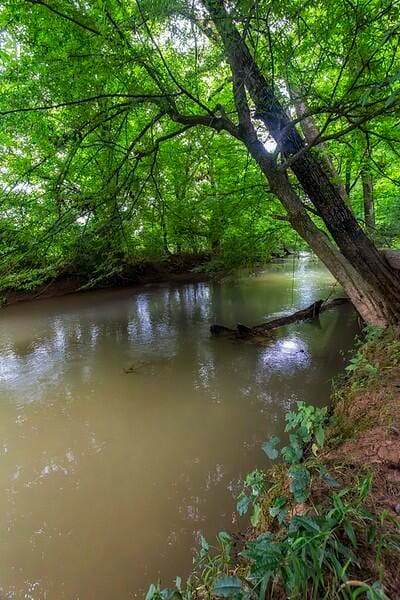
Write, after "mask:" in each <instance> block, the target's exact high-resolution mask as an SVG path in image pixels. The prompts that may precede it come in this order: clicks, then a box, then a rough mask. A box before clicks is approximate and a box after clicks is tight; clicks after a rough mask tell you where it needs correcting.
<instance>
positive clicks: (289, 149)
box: [203, 0, 400, 324]
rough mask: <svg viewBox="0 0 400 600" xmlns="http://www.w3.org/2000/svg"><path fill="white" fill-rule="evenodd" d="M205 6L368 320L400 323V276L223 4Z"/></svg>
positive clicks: (211, 1) (211, 0) (217, 0)
mask: <svg viewBox="0 0 400 600" xmlns="http://www.w3.org/2000/svg"><path fill="white" fill-rule="evenodd" d="M203 1H204V3H205V5H206V7H207V8H208V10H209V12H210V15H211V17H212V19H213V21H214V24H215V26H216V28H217V30H218V32H219V34H220V36H221V38H222V41H223V44H224V47H225V52H226V55H227V58H228V61H229V64H230V67H231V70H232V74H233V76H234V77H235V74H238V73H240V74H241V75H243V74H244V77H243V79H242V81H243V84H244V86H245V87H246V89H247V91H248V93H249V94H250V97H251V98H252V100H253V102H254V105H255V107H256V114H257V118H258V119H260V120H262V121H263V123H264V124H265V125H266V127H267V128H268V130H269V132H270V133H271V135H272V136H273V137H274V139H275V140H276V142H277V143H278V145H279V147H280V148H281V151H282V153H283V155H284V156H285V157H287V158H289V159H290V157H292V162H291V169H292V171H293V173H294V174H295V175H296V178H297V180H298V181H299V183H300V184H301V186H302V188H303V190H304V191H305V193H306V194H307V196H308V197H309V198H310V200H311V202H312V203H313V204H314V206H315V208H316V209H317V212H318V214H319V216H320V217H321V218H322V219H323V221H324V223H325V225H326V227H327V229H328V230H329V232H330V233H331V235H332V237H333V239H334V241H335V242H336V244H337V245H338V247H339V249H340V251H341V253H342V254H343V256H344V257H345V258H346V259H347V261H348V262H349V263H350V265H351V267H352V268H353V269H354V271H355V272H356V273H357V274H358V275H359V276H360V278H361V280H362V281H364V282H365V285H366V286H368V287H369V288H370V289H371V290H372V293H371V294H369V298H368V301H369V302H371V303H372V306H373V308H372V310H371V312H370V313H369V316H368V321H370V322H374V323H380V324H389V323H397V322H399V321H400V277H399V275H398V274H397V273H396V272H395V271H394V270H393V269H392V268H391V267H390V265H389V263H388V262H387V261H386V259H385V258H384V256H382V255H381V254H380V253H379V251H378V249H377V248H376V247H375V245H374V244H373V243H372V241H371V240H370V239H369V238H368V237H367V235H366V234H365V233H364V231H363V230H362V229H361V227H360V226H359V225H358V223H357V221H356V219H355V217H354V215H353V214H352V212H351V211H350V209H349V208H348V207H347V206H346V204H345V203H344V202H343V199H342V198H341V196H340V194H339V193H338V191H337V189H336V188H335V186H334V185H333V184H332V183H331V181H330V179H329V176H328V175H327V174H326V173H325V172H324V170H323V168H322V167H321V165H320V163H319V162H318V160H317V158H316V157H315V156H314V155H313V153H312V152H311V151H310V150H308V149H307V148H306V146H305V142H304V140H303V138H302V137H301V136H300V134H299V133H298V131H297V130H296V128H295V127H294V126H293V124H292V123H291V121H290V119H289V117H288V116H287V114H286V113H285V111H284V109H283V107H282V105H281V104H280V102H279V101H278V99H277V98H276V96H275V94H274V91H273V89H272V88H271V86H270V85H269V84H268V82H267V81H266V79H265V77H264V75H263V74H262V73H261V71H260V69H259V68H258V66H257V64H256V63H255V61H254V59H253V57H252V56H251V54H250V52H249V50H248V48H247V46H246V44H245V42H244V40H243V38H242V37H241V35H240V33H239V32H238V30H237V29H236V27H235V25H234V23H233V20H232V17H231V16H230V15H229V14H228V13H227V11H226V9H225V7H224V3H223V0H203ZM275 191H276V190H275ZM307 241H308V240H307ZM321 258H322V256H321ZM322 259H323V258H322ZM323 260H324V259H323ZM360 312H361V311H360Z"/></svg>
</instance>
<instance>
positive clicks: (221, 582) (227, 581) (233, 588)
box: [212, 576, 242, 598]
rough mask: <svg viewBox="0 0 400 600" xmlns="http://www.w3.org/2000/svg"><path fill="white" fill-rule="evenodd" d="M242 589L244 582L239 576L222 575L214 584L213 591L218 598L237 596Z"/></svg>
mask: <svg viewBox="0 0 400 600" xmlns="http://www.w3.org/2000/svg"><path fill="white" fill-rule="evenodd" d="M241 589H242V582H241V581H240V579H239V577H235V576H231V577H222V578H221V579H218V580H217V581H216V582H215V583H214V585H213V590H212V591H213V593H214V594H215V596H217V597H218V598H235V597H237V596H238V595H239V593H240V591H241Z"/></svg>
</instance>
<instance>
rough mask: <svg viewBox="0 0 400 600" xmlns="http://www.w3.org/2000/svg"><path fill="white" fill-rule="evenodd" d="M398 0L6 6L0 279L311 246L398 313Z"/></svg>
mask: <svg viewBox="0 0 400 600" xmlns="http://www.w3.org/2000/svg"><path fill="white" fill-rule="evenodd" d="M399 10H400V9H399V5H398V3H397V2H394V1H390V0H388V1H386V0H385V1H382V0H379V1H374V0H368V1H367V0H365V1H364V0H362V1H359V2H352V1H343V2H337V1H332V2H331V1H326V2H309V1H306V0H299V1H297V0H296V1H294V2H291V3H290V4H287V3H285V4H282V3H281V2H274V1H271V0H268V1H265V2H264V1H263V0H260V1H250V0H243V1H242V0H238V1H236V2H234V3H227V4H226V5H225V4H224V3H223V2H222V1H220V0H204V1H202V2H201V1H198V2H197V1H186V0H176V1H175V0H168V2H166V1H164V0H159V1H154V0H151V1H146V0H140V1H132V2H131V1H120V0H115V1H114V0H108V1H106V2H89V3H85V2H70V1H68V0H54V1H53V0H49V1H47V0H44V1H41V0H29V1H19V2H18V1H17V2H5V3H3V5H2V8H1V13H0V15H1V30H2V34H1V54H0V60H1V74H2V88H1V90H2V94H1V106H0V113H1V116H2V128H1V145H0V148H1V197H2V221H1V233H0V235H1V264H0V268H1V278H0V286H1V288H2V289H32V288H35V287H37V286H38V285H40V284H41V283H43V282H47V281H49V280H51V279H52V278H55V277H59V276H62V275H63V274H66V273H71V272H72V273H79V274H80V276H81V277H82V278H83V280H84V282H85V283H86V284H87V285H100V284H104V283H105V282H106V281H107V280H109V279H110V278H115V276H118V274H123V272H124V270H126V269H127V267H128V266H129V267H131V266H132V265H135V264H138V263H140V262H142V261H143V260H168V257H170V256H171V255H176V254H198V255H202V256H203V257H204V256H206V257H207V261H208V262H207V265H206V266H204V265H203V268H204V269H206V270H211V271H212V270H215V271H217V270H224V269H232V268H235V267H238V266H242V265H246V266H249V265H254V264H255V263H263V262H265V261H266V260H267V259H268V258H269V257H271V256H273V255H282V254H284V253H285V252H287V251H296V250H301V249H307V248H311V249H312V250H313V251H314V252H315V253H316V254H317V255H318V256H319V257H320V258H321V260H322V261H323V262H324V263H325V264H326V265H327V267H328V268H329V270H330V271H331V272H332V273H333V275H334V277H335V278H336V279H337V280H338V281H339V282H340V284H341V285H342V286H343V287H344V289H345V291H346V292H347V294H348V295H349V296H350V298H351V299H352V300H353V303H354V304H355V305H356V306H357V309H358V310H359V312H360V313H361V315H362V316H363V317H364V319H366V320H367V321H369V322H371V323H377V324H379V323H381V324H382V323H390V322H396V321H397V320H398V317H399V314H400V304H399V285H400V283H399V276H398V273H397V272H396V271H395V270H394V269H393V268H392V267H391V266H390V265H389V264H388V262H387V260H386V258H385V256H383V255H382V252H381V250H382V249H383V248H396V247H397V246H398V245H399V244H400V225H399V223H400V221H399V217H400V202H399V182H400V180H399V151H400V150H399V149H400V146H399V141H400V139H399V136H398V133H397V131H398V124H399V119H400V108H399V106H400V104H399V102H400V56H399Z"/></svg>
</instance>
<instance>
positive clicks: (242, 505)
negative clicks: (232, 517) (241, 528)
mask: <svg viewBox="0 0 400 600" xmlns="http://www.w3.org/2000/svg"><path fill="white" fill-rule="evenodd" d="M265 491H266V477H265V473H264V472H263V471H260V470H258V469H256V470H255V471H252V472H251V473H249V474H248V475H247V477H246V479H245V480H244V486H243V490H242V491H241V492H240V494H239V496H238V499H237V504H236V510H237V511H238V513H239V515H240V516H243V515H245V514H246V513H247V511H248V509H249V507H250V506H251V505H252V506H253V512H252V515H251V517H250V522H251V524H252V525H253V527H257V525H258V523H259V520H260V516H261V504H260V498H261V496H262V494H264V492H265Z"/></svg>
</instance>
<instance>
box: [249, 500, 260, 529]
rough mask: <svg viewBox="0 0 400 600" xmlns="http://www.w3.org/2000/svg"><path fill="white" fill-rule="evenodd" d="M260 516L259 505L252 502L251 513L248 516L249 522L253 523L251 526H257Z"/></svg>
mask: <svg viewBox="0 0 400 600" xmlns="http://www.w3.org/2000/svg"><path fill="white" fill-rule="evenodd" d="M260 517H261V505H260V504H254V507H253V513H252V515H251V517H250V522H251V524H252V525H253V527H257V525H258V523H259V521H260Z"/></svg>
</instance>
